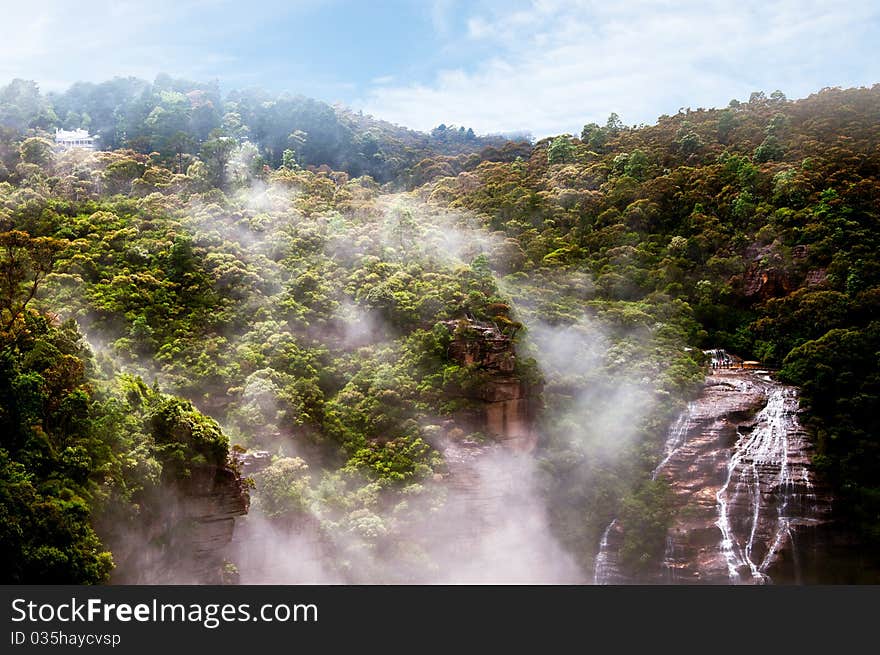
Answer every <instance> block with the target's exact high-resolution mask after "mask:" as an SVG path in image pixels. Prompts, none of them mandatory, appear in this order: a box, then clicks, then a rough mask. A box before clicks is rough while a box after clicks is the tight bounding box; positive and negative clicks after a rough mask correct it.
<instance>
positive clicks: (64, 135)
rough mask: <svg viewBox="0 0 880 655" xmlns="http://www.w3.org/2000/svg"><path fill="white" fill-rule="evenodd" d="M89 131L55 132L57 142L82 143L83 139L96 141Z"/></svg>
mask: <svg viewBox="0 0 880 655" xmlns="http://www.w3.org/2000/svg"><path fill="white" fill-rule="evenodd" d="M94 138H95V137H93V136H91V135H90V134H89V133H88V131H87V130H83V129H79V130H59V129H56V130H55V140H56V141H81V140H83V139H94Z"/></svg>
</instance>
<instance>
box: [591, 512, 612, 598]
mask: <svg viewBox="0 0 880 655" xmlns="http://www.w3.org/2000/svg"><path fill="white" fill-rule="evenodd" d="M616 525H617V519H614V520H613V521H611V523H609V524H608V527H607V528H605V532H603V533H602V539H601V541H599V552H598V553H597V554H596V564H595V567H594V569H593V584H600V585H604V584H613V583H614V580H615V578H616V574H617V566H616V565H615V564H616V553H614V554H613V555H612V551H611V548H610V547H609V545H608V538H609V537H610V536H611V531H612V530H613V529H614V526H616Z"/></svg>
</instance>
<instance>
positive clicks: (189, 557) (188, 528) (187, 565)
mask: <svg viewBox="0 0 880 655" xmlns="http://www.w3.org/2000/svg"><path fill="white" fill-rule="evenodd" d="M249 505H250V495H249V493H248V488H247V485H246V483H245V481H244V479H243V478H242V476H241V473H240V472H239V470H238V467H237V466H236V465H234V464H233V463H230V464H229V465H227V466H223V467H217V466H201V467H193V468H192V470H191V474H190V476H189V477H188V478H186V479H183V480H180V481H177V482H176V483H174V484H172V485H169V486H167V487H166V488H163V489H162V490H161V491H159V492H157V496H156V497H155V498H153V499H152V500H151V501H150V502H149V508H150V509H149V511H147V512H145V513H144V514H143V515H142V516H141V519H140V521H139V522H138V523H137V524H136V525H132V526H129V527H128V531H127V532H120V527H119V526H115V527H116V529H115V530H114V531H113V536H111V537H110V539H109V541H110V542H111V549H112V551H113V554H114V559H115V561H116V564H117V567H116V570H115V571H114V574H113V582H115V583H121V584H217V583H221V582H234V581H235V579H234V575H232V574H231V573H230V571H228V570H227V567H226V554H227V552H226V551H227V547H228V546H229V544H230V542H231V540H232V536H233V530H234V527H235V519H236V517H239V516H243V515H245V514H247V512H248V508H249Z"/></svg>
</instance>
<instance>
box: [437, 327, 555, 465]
mask: <svg viewBox="0 0 880 655" xmlns="http://www.w3.org/2000/svg"><path fill="white" fill-rule="evenodd" d="M446 326H447V328H448V329H449V330H450V332H451V333H452V335H453V338H452V341H451V343H450V344H449V350H448V355H449V358H450V359H452V360H454V361H456V362H458V363H459V364H461V365H462V366H471V367H475V368H476V369H477V370H478V371H480V372H481V373H484V374H485V379H484V380H483V381H482V382H481V383H480V384H479V385H477V386H476V387H475V388H473V389H470V390H469V391H468V392H467V393H468V398H470V399H472V400H475V401H478V407H477V408H476V415H475V416H474V417H472V418H473V419H474V420H473V421H471V422H473V423H475V424H476V425H475V428H476V429H478V430H481V431H483V432H485V434H487V435H488V436H489V437H491V438H492V439H494V440H496V441H500V442H504V443H505V444H506V445H507V446H509V447H511V448H513V449H516V450H531V449H532V448H534V446H535V443H536V436H535V433H534V430H533V429H532V424H533V418H534V416H535V414H536V410H537V403H538V400H537V399H538V393H539V389H536V388H534V387H533V386H532V385H529V384H527V383H526V382H524V381H523V380H522V379H521V378H520V377H518V376H517V375H515V374H514V371H515V370H516V350H515V347H514V343H513V340H512V339H511V338H510V337H509V336H507V335H505V334H503V333H502V332H501V331H500V330H499V329H498V328H497V327H496V326H495V325H489V324H483V323H479V322H477V321H472V320H466V319H463V320H460V321H447V322H446Z"/></svg>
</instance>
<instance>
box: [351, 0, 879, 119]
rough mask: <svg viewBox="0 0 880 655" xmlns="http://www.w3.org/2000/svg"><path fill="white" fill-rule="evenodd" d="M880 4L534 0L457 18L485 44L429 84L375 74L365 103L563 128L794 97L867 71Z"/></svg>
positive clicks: (470, 38) (397, 111) (423, 114)
mask: <svg viewBox="0 0 880 655" xmlns="http://www.w3.org/2000/svg"><path fill="white" fill-rule="evenodd" d="M878 22H880V7H878V6H877V3H876V2H872V1H871V0H862V1H857V2H850V3H847V5H846V7H845V8H844V7H843V6H835V5H830V4H827V3H824V2H819V1H817V0H804V1H803V2H795V1H784V2H762V1H757V0H749V1H747V2H739V3H732V2H721V1H715V2H708V3H707V2H696V1H691V2H687V1H682V2H669V1H664V0H655V1H646V2H635V3H631V2H628V3H609V2H591V1H587V0H574V1H568V2H563V1H561V0H534V1H533V2H532V3H531V5H530V6H528V7H527V8H526V9H523V10H520V11H507V12H505V11H504V10H503V9H501V8H499V9H498V10H496V11H495V13H492V12H490V11H485V10H484V11H481V12H479V13H475V14H474V15H471V16H469V17H468V19H467V21H466V22H465V24H466V25H467V31H466V33H465V34H463V35H461V37H460V38H461V39H462V40H461V44H462V47H463V48H464V47H466V43H467V42H471V43H473V42H474V41H478V42H480V43H481V45H483V46H486V47H487V48H489V50H490V51H491V53H492V54H491V55H489V56H485V57H483V58H480V59H477V60H476V61H474V62H473V63H472V64H471V65H468V66H462V67H458V68H453V69H448V70H441V71H439V72H437V73H436V76H435V78H434V79H433V80H432V81H430V82H429V83H419V84H398V85H390V86H389V85H384V86H383V87H382V88H374V89H372V90H371V91H370V92H369V93H368V95H367V97H366V99H365V100H364V104H365V105H366V107H365V109H366V110H367V111H369V112H370V113H371V114H374V115H377V116H382V117H383V118H386V119H388V120H392V121H394V122H396V123H400V124H404V125H408V126H411V127H415V128H419V129H430V128H432V127H434V126H436V125H438V124H439V123H454V124H457V125H466V126H470V127H473V128H474V129H475V130H477V131H478V132H483V133H485V132H498V131H515V130H528V131H531V132H532V133H534V134H535V135H536V136H545V135H548V134H555V133H560V132H573V131H576V130H579V129H580V127H581V126H582V125H583V124H584V123H585V122H589V121H597V122H600V121H603V120H604V119H605V117H607V115H608V114H609V113H610V112H612V111H616V112H618V113H619V114H620V115H621V117H622V118H623V119H624V121H625V122H627V123H630V124H634V123H639V122H653V121H654V120H655V119H656V118H657V116H658V115H659V114H662V113H675V112H676V111H677V110H678V109H679V107H681V106H685V105H686V106H693V107H697V106H706V107H709V106H724V105H726V104H727V102H728V101H729V100H730V99H731V98H741V99H742V98H747V97H748V95H749V93H750V92H752V91H755V90H765V91H767V92H770V91H773V90H775V89H777V88H778V89H782V90H783V91H784V92H786V93H787V94H788V95H789V96H791V97H799V96H803V95H807V94H809V93H811V92H813V91H817V90H819V89H820V88H822V87H824V86H838V85H839V86H851V85H860V84H871V83H874V82H877V81H880V80H878V79H877V73H876V70H875V69H874V62H876V60H877V55H878V54H880V51H878V46H877V43H878V42H880V29H878Z"/></svg>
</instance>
